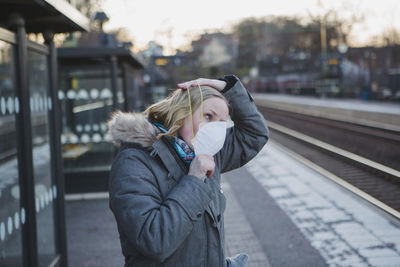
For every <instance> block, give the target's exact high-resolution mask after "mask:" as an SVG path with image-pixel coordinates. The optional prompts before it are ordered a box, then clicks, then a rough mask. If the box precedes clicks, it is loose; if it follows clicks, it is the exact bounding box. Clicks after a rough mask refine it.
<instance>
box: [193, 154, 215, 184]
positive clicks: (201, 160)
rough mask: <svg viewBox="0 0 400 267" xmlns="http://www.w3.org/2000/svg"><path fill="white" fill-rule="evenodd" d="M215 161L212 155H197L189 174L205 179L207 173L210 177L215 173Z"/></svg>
mask: <svg viewBox="0 0 400 267" xmlns="http://www.w3.org/2000/svg"><path fill="white" fill-rule="evenodd" d="M214 168H215V162H214V157H213V156H211V155H206V154H201V155H196V157H195V158H194V159H193V161H192V163H190V167H189V175H193V176H196V177H198V178H199V179H201V180H203V179H204V176H205V175H207V177H208V178H210V177H211V176H212V175H213V173H214Z"/></svg>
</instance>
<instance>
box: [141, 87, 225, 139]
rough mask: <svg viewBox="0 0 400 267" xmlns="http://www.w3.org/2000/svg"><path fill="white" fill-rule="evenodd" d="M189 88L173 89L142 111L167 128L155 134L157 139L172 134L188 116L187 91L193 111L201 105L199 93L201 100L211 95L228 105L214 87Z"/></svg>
mask: <svg viewBox="0 0 400 267" xmlns="http://www.w3.org/2000/svg"><path fill="white" fill-rule="evenodd" d="M189 89H190V90H182V89H178V90H175V91H173V92H172V93H171V94H170V95H169V96H168V97H167V98H165V99H163V100H161V101H159V102H157V103H155V104H153V105H151V106H150V107H148V108H147V109H146V110H145V111H143V114H144V115H145V116H147V117H148V119H149V120H150V121H151V122H156V123H159V124H162V125H163V126H165V127H166V128H167V129H168V132H166V133H160V134H159V135H158V136H157V138H158V139H159V138H161V137H162V136H170V137H172V136H174V135H175V134H176V133H177V132H178V131H179V129H180V128H181V127H182V125H183V123H184V121H185V119H186V117H187V116H190V106H189V96H188V94H189V92H190V100H191V101H190V102H191V104H192V107H191V108H192V111H193V112H195V111H196V110H197V109H198V108H199V107H200V105H201V93H202V94H203V102H204V101H206V100H207V99H210V98H212V97H218V98H221V99H223V100H224V101H225V103H226V104H227V105H228V101H227V100H226V98H225V97H224V96H223V95H222V94H221V93H220V92H219V91H218V90H216V89H214V88H211V87H209V86H201V89H202V92H200V89H199V87H198V86H195V87H191V88H189ZM228 107H229V105H228Z"/></svg>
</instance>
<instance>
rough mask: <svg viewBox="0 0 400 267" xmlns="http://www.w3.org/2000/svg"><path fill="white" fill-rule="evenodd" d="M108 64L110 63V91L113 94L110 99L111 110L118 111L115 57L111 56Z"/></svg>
mask: <svg viewBox="0 0 400 267" xmlns="http://www.w3.org/2000/svg"><path fill="white" fill-rule="evenodd" d="M110 63H111V91H112V94H113V95H112V99H113V105H112V109H113V110H116V109H118V95H117V94H118V88H117V87H118V85H117V78H118V76H117V68H118V67H117V57H116V56H111V57H110Z"/></svg>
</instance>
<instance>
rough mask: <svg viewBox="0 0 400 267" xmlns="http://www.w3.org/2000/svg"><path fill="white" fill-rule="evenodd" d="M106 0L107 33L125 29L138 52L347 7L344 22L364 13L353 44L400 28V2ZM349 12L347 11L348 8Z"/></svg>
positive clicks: (369, 0) (172, 46)
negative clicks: (259, 21)
mask: <svg viewBox="0 0 400 267" xmlns="http://www.w3.org/2000/svg"><path fill="white" fill-rule="evenodd" d="M320 2H322V8H321V6H320V5H318V0H274V1H272V0H244V1H243V0H242V1H234V0H197V1H193V0H186V1H184V0H158V1H156V0H104V5H103V9H104V11H105V12H106V14H107V15H108V16H109V17H110V21H109V22H108V23H107V24H106V25H105V30H112V29H116V28H119V27H125V28H127V29H128V30H129V32H130V35H131V36H132V37H133V43H134V47H135V49H136V50H138V49H143V48H145V47H146V46H147V44H148V42H149V41H150V40H155V41H156V42H158V43H159V44H161V45H163V46H164V47H165V48H166V53H167V54H168V53H170V51H172V50H173V49H176V48H185V47H187V45H188V44H189V43H190V40H191V39H192V38H193V37H195V36H197V35H198V34H199V33H202V32H204V31H205V30H208V31H212V30H215V29H221V30H225V31H229V29H230V28H231V26H232V25H233V24H234V23H237V22H238V21H240V20H241V19H243V18H246V17H263V16H268V15H275V16H278V15H289V16H292V15H297V16H301V17H308V16H309V15H308V14H312V15H313V16H318V15H321V14H323V13H324V10H328V9H329V8H331V7H334V8H341V10H345V11H344V12H343V16H344V17H349V16H351V15H353V14H355V15H360V14H364V15H365V19H364V22H363V23H362V24H357V25H355V26H354V27H353V31H352V34H353V36H354V39H353V43H352V44H353V45H363V44H366V43H367V42H368V41H369V40H370V38H371V36H373V35H377V34H379V33H380V32H382V31H383V30H384V29H387V28H389V27H395V28H397V29H400V16H399V15H397V16H396V14H400V1H399V0H352V1H349V0H347V1H343V0H321V1H320ZM343 7H344V8H343Z"/></svg>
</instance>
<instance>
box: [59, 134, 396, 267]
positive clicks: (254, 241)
mask: <svg viewBox="0 0 400 267" xmlns="http://www.w3.org/2000/svg"><path fill="white" fill-rule="evenodd" d="M222 188H223V190H224V193H225V195H226V197H227V209H226V211H225V229H226V231H225V239H226V247H225V250H226V255H228V256H229V255H235V254H237V253H240V252H244V253H247V254H248V255H249V261H248V264H247V265H246V266H247V267H256V266H257V267H258V266H267V267H270V266H279V267H285V266H287V267H289V266H290V267H293V266H296V267H298V266H304V267H306V266H307V267H308V266H379V267H383V266H385V267H389V266H392V267H394V266H400V222H399V221H398V220H396V219H394V218H393V217H390V216H389V215H387V214H385V213H383V212H381V211H380V210H379V209H378V208H376V207H375V206H373V205H371V204H369V203H367V202H366V201H364V200H362V199H361V198H359V197H357V196H355V195H353V194H352V193H350V192H349V191H347V190H346V189H343V188H341V187H340V186H339V185H337V184H335V183H334V182H332V181H331V180H328V179H327V178H326V177H325V176H324V175H322V174H321V173H319V172H318V171H316V170H315V169H313V168H311V167H310V166H307V165H306V164H305V163H304V162H301V161H299V160H298V159H295V158H293V157H292V156H290V155H289V154H288V153H287V151H286V150H285V149H284V148H283V147H281V146H280V145H279V144H277V143H275V142H274V141H273V140H271V141H270V142H269V143H268V144H267V145H266V146H265V147H264V149H263V150H262V151H261V152H260V153H259V154H258V155H257V156H256V158H255V159H254V160H253V161H251V162H250V163H249V164H247V165H246V166H245V167H243V168H240V169H238V170H235V171H232V172H229V173H226V174H224V175H223V184H222ZM99 196H100V199H92V200H90V199H87V200H83V199H82V198H80V197H79V196H78V197H77V196H71V195H70V196H68V197H67V198H68V199H74V198H75V199H76V200H69V201H67V202H66V203H67V204H66V205H67V207H66V213H67V214H66V218H67V238H68V256H69V266H82V267H85V266H123V258H122V254H121V252H120V246H119V241H118V233H117V228H116V224H115V222H114V218H113V216H112V214H111V212H110V210H109V208H108V200H107V199H105V198H104V199H101V195H99ZM103 196H105V195H103Z"/></svg>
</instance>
